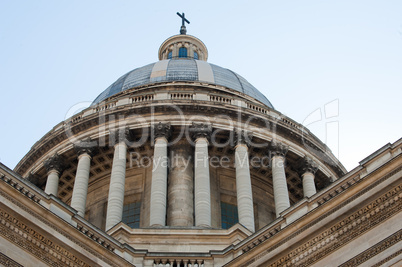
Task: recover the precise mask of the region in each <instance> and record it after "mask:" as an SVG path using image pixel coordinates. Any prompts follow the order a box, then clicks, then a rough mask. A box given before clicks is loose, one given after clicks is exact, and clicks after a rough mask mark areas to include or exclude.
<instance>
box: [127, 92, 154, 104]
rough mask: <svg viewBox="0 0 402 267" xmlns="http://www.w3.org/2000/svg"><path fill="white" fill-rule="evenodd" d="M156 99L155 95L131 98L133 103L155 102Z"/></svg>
mask: <svg viewBox="0 0 402 267" xmlns="http://www.w3.org/2000/svg"><path fill="white" fill-rule="evenodd" d="M154 97H155V96H154V95H153V94H150V95H140V96H136V97H133V98H131V103H140V102H147V101H152V100H154Z"/></svg>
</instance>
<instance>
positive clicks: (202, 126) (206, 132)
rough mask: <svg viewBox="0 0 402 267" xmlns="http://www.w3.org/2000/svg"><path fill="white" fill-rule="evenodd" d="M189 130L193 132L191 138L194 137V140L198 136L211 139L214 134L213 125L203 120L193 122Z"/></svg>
mask: <svg viewBox="0 0 402 267" xmlns="http://www.w3.org/2000/svg"><path fill="white" fill-rule="evenodd" d="M189 131H190V134H191V138H193V140H194V141H196V140H197V139H198V138H206V139H207V140H208V141H209V140H210V138H211V134H212V126H211V124H207V123H203V122H201V123H195V122H193V124H192V125H191V126H190V129H189Z"/></svg>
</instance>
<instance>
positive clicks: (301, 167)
mask: <svg viewBox="0 0 402 267" xmlns="http://www.w3.org/2000/svg"><path fill="white" fill-rule="evenodd" d="M317 170H318V164H317V163H316V162H315V161H314V160H313V159H311V158H310V157H307V156H306V157H304V158H302V159H300V160H299V162H298V172H299V174H300V176H301V177H303V176H302V175H303V174H304V173H306V172H311V173H312V174H315V172H316V171H317Z"/></svg>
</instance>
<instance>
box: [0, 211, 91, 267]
mask: <svg viewBox="0 0 402 267" xmlns="http://www.w3.org/2000/svg"><path fill="white" fill-rule="evenodd" d="M0 229H1V231H0V234H1V235H2V236H3V237H4V238H6V239H7V240H9V241H10V242H12V243H14V244H16V245H18V246H19V247H21V248H22V249H24V250H26V251H28V252H29V253H30V254H32V255H34V256H36V257H37V258H39V259H40V260H41V261H43V262H44V263H46V264H48V265H49V266H62V265H67V266H69V265H70V264H71V263H72V264H73V265H78V266H88V267H89V266H91V264H89V263H87V262H85V261H84V260H83V259H81V258H80V257H79V256H78V255H77V254H74V253H72V252H71V249H67V248H64V247H63V246H61V245H59V244H57V243H56V242H54V241H52V240H50V239H48V238H47V237H46V236H44V235H42V234H41V233H39V232H37V231H36V230H34V229H33V228H31V227H30V226H28V225H27V224H25V223H23V222H21V221H19V219H17V218H16V217H14V216H12V215H11V214H9V213H7V212H6V211H4V210H0Z"/></svg>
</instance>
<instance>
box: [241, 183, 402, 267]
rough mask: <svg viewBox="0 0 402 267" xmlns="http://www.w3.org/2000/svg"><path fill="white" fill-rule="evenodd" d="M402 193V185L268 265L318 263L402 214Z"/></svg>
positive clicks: (307, 264)
mask: <svg viewBox="0 0 402 267" xmlns="http://www.w3.org/2000/svg"><path fill="white" fill-rule="evenodd" d="M401 191H402V185H398V186H397V187H395V188H393V189H392V190H390V191H388V192H387V193H385V194H383V195H382V196H381V197H379V198H377V199H376V200H374V201H372V202H370V203H368V204H367V205H365V206H364V207H363V208H361V209H359V210H358V211H356V212H354V213H353V214H350V215H349V216H347V217H346V218H345V219H343V220H341V221H339V222H337V223H336V224H334V225H332V226H331V227H330V228H328V229H326V230H325V231H323V232H321V233H320V234H318V235H316V236H314V237H313V238H311V239H309V240H308V241H307V242H305V243H304V244H302V245H301V246H299V247H297V248H295V249H294V250H292V251H291V252H289V253H288V254H287V255H285V256H283V257H281V258H280V259H277V260H276V261H275V262H271V263H270V264H267V265H266V266H272V267H273V266H279V265H286V264H290V265H292V266H309V265H312V264H314V263H315V262H317V261H319V260H320V259H322V258H324V257H326V256H328V255H329V254H331V253H333V252H334V251H336V250H337V249H339V248H340V247H342V246H344V245H345V244H347V243H349V242H350V241H352V240H354V239H355V238H357V237H358V236H361V235H362V234H364V233H365V232H367V231H369V230H370V229H372V228H374V227H375V226H377V225H378V224H380V223H381V222H383V221H385V220H387V219H388V218H390V217H391V216H393V215H395V214H397V213H398V212H400V211H401V210H402V201H401V199H402V198H401V197H400V196H399V195H400V192H401ZM275 247H277V246H274V247H271V248H270V249H269V250H267V251H266V252H263V253H261V254H260V255H259V256H257V257H256V258H255V259H252V260H251V261H249V262H248V263H247V264H250V263H251V262H252V261H255V260H256V259H258V258H261V257H263V255H265V254H266V253H268V251H272V250H273V249H274V248H275ZM243 266H245V265H243Z"/></svg>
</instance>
